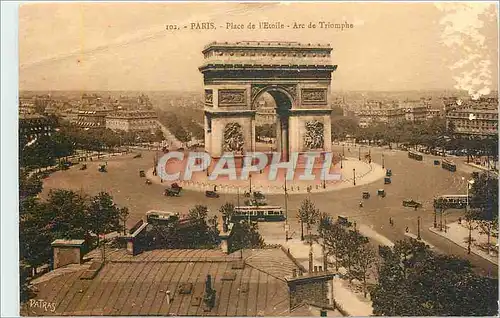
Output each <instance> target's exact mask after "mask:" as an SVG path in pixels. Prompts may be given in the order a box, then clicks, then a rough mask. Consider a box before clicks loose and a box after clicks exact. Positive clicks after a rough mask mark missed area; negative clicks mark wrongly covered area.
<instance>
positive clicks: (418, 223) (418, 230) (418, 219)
mask: <svg viewBox="0 0 500 318" xmlns="http://www.w3.org/2000/svg"><path fill="white" fill-rule="evenodd" d="M420 239H421V238H420V216H419V217H417V240H419V241H420Z"/></svg>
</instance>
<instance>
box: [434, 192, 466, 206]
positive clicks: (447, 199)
mask: <svg viewBox="0 0 500 318" xmlns="http://www.w3.org/2000/svg"><path fill="white" fill-rule="evenodd" d="M469 200H470V197H469V198H467V195H465V194H453V195H442V196H439V197H437V198H435V199H434V208H436V209H442V208H446V209H463V208H465V207H466V206H467V203H468V202H469Z"/></svg>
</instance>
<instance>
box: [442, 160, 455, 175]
mask: <svg viewBox="0 0 500 318" xmlns="http://www.w3.org/2000/svg"><path fill="white" fill-rule="evenodd" d="M441 168H443V169H446V170H448V171H451V172H455V171H457V165H456V164H455V163H454V162H453V161H451V160H448V159H443V160H442V161H441Z"/></svg>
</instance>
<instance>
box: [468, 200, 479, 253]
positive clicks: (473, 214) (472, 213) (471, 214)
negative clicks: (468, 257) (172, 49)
mask: <svg viewBox="0 0 500 318" xmlns="http://www.w3.org/2000/svg"><path fill="white" fill-rule="evenodd" d="M478 215H479V213H478V210H476V209H467V211H466V212H465V225H466V227H467V230H468V231H469V236H468V237H467V239H466V240H465V242H466V243H467V254H470V252H471V245H472V242H473V241H474V238H473V237H472V231H473V230H475V229H476V228H477V224H476V220H477V219H478Z"/></svg>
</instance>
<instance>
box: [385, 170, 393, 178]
mask: <svg viewBox="0 0 500 318" xmlns="http://www.w3.org/2000/svg"><path fill="white" fill-rule="evenodd" d="M385 175H386V177H391V176H392V170H391V169H387V171H386V172H385Z"/></svg>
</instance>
